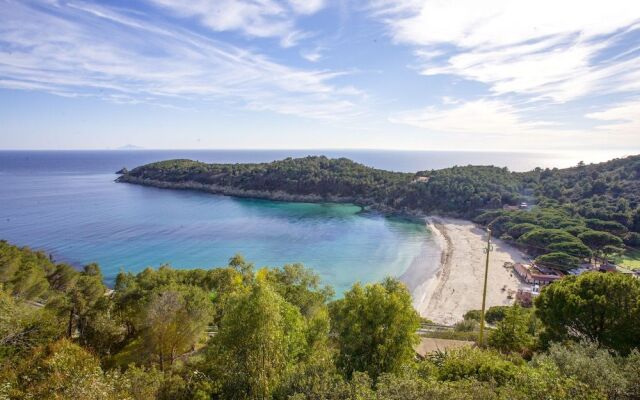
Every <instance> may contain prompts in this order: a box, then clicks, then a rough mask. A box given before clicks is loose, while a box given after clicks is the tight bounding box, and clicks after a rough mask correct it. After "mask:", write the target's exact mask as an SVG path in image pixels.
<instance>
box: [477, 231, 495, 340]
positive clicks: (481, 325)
mask: <svg viewBox="0 0 640 400" xmlns="http://www.w3.org/2000/svg"><path fill="white" fill-rule="evenodd" d="M490 226H491V224H489V227H487V248H486V249H484V252H485V253H487V261H486V264H485V266H484V288H483V289H482V312H481V314H480V335H479V338H478V342H479V343H478V344H479V345H480V346H484V311H485V310H484V309H485V306H486V302H487V277H488V275H489V253H490V252H491V250H493V249H492V248H491V228H490Z"/></svg>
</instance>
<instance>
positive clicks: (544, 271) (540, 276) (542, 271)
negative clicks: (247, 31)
mask: <svg viewBox="0 0 640 400" xmlns="http://www.w3.org/2000/svg"><path fill="white" fill-rule="evenodd" d="M513 269H514V271H516V273H517V274H518V276H520V278H521V279H522V280H523V281H525V282H527V283H530V284H533V285H536V284H537V285H541V286H543V285H548V284H550V283H551V282H555V281H557V280H558V279H560V278H562V277H563V276H564V274H563V273H562V272H560V271H556V270H554V269H550V268H544V267H541V266H537V265H535V264H534V265H531V264H521V263H516V264H515V265H514V266H513Z"/></svg>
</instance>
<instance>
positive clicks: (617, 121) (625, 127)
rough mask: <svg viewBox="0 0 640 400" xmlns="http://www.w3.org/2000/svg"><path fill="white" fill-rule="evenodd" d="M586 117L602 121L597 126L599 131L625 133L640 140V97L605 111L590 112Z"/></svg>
mask: <svg viewBox="0 0 640 400" xmlns="http://www.w3.org/2000/svg"><path fill="white" fill-rule="evenodd" d="M586 117H587V118H590V119H594V120H598V121H600V123H599V124H598V125H597V126H596V129H597V130H599V131H606V132H612V133H614V134H616V135H625V136H628V137H629V138H632V139H635V141H640V140H639V139H638V138H640V99H634V100H629V101H627V102H624V103H620V104H616V105H614V106H611V107H610V108H607V109H605V110H604V111H598V112H592V113H589V114H587V115H586Z"/></svg>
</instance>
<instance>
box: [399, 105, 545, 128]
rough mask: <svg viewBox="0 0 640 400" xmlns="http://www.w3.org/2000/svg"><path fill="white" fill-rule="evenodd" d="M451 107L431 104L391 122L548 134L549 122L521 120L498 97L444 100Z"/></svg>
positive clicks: (516, 112) (511, 108)
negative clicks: (465, 100) (491, 98)
mask: <svg viewBox="0 0 640 400" xmlns="http://www.w3.org/2000/svg"><path fill="white" fill-rule="evenodd" d="M445 105H453V106H450V107H440V106H430V107H426V108H424V109H421V110H412V111H405V112H401V113H398V114H395V115H394V116H392V117H391V118H390V121H391V122H394V123H400V124H405V125H411V126H414V127H418V128H423V129H427V130H429V131H431V132H438V133H450V134H473V135H497V136H513V135H523V134H537V133H549V132H550V131H551V130H550V129H549V125H550V123H549V122H533V121H530V120H526V119H524V118H523V117H522V116H521V115H520V113H519V111H518V110H517V109H516V108H514V107H513V106H511V105H509V104H507V103H504V102H502V101H497V100H476V101H469V102H460V101H459V100H454V99H451V98H446V99H445Z"/></svg>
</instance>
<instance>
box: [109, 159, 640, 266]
mask: <svg viewBox="0 0 640 400" xmlns="http://www.w3.org/2000/svg"><path fill="white" fill-rule="evenodd" d="M122 172H124V173H123V174H122V175H121V176H120V178H118V180H119V181H121V182H131V183H138V184H147V185H154V186H161V187H174V188H187V189H199V190H208V191H211V192H215V193H225V194H233V195H244V196H251V197H266V198H273V199H285V200H286V199H288V200H306V201H348V202H353V203H355V204H358V205H361V206H363V207H367V208H371V209H374V210H379V211H382V212H386V213H401V214H409V215H426V214H443V215H450V216H456V217H463V218H468V219H473V220H475V221H476V222H478V223H481V224H484V225H489V224H491V226H492V227H493V228H494V233H495V234H496V235H497V236H500V237H501V238H502V239H505V240H509V241H512V242H513V243H514V244H516V245H518V246H520V247H521V248H523V249H524V250H525V251H527V252H528V253H530V254H532V255H534V256H536V257H539V262H540V263H542V264H546V265H548V266H553V267H556V268H559V269H570V268H573V267H575V266H577V265H579V264H580V263H582V262H586V261H590V260H593V259H600V260H605V259H607V258H608V257H611V256H617V255H620V254H622V253H624V251H625V250H626V249H628V248H634V247H640V156H633V157H627V158H624V159H615V160H612V161H608V162H604V163H600V164H591V165H585V164H583V163H580V164H579V165H578V166H576V167H573V168H567V169H540V168H537V169H535V170H533V171H529V172H525V173H517V172H510V171H508V170H507V169H506V168H497V167H492V166H464V167H452V168H446V169H441V170H432V171H419V172H417V173H400V172H390V171H383V170H379V169H374V168H369V167H366V166H364V165H361V164H358V163H355V162H353V161H351V160H348V159H344V158H341V159H328V158H326V157H305V158H298V159H292V158H288V159H285V160H281V161H274V162H271V163H261V164H206V163H202V162H197V161H190V160H170V161H162V162H157V163H152V164H148V165H145V166H141V167H138V168H135V169H133V170H131V171H122ZM283 194H285V195H289V196H290V197H286V196H284V197H283ZM522 202H527V203H529V204H530V205H532V206H534V207H527V210H513V209H505V206H518V205H520V204H521V203H522ZM512 208H513V207H512Z"/></svg>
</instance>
